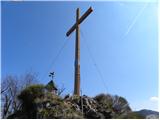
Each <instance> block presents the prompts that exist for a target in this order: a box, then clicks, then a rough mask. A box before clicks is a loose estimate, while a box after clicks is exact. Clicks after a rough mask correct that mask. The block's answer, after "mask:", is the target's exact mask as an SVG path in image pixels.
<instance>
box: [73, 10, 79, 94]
mask: <svg viewBox="0 0 160 120" xmlns="http://www.w3.org/2000/svg"><path fill="white" fill-rule="evenodd" d="M79 16H80V10H79V8H77V11H76V23H78V20H79ZM79 26H80V25H79V24H77V26H76V43H75V44H76V45H75V46H76V48H75V85H74V94H75V95H78V96H79V95H80V91H79V90H80V32H79Z"/></svg>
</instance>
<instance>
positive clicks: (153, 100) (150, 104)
mask: <svg viewBox="0 0 160 120" xmlns="http://www.w3.org/2000/svg"><path fill="white" fill-rule="evenodd" d="M130 105H131V108H132V109H133V110H136V111H138V110H142V109H149V110H155V111H159V109H158V97H157V96H152V97H150V98H149V99H148V100H138V101H134V102H133V103H131V104H130Z"/></svg>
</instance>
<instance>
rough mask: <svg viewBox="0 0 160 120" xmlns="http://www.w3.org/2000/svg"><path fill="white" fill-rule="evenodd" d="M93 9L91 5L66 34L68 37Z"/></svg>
mask: <svg viewBox="0 0 160 120" xmlns="http://www.w3.org/2000/svg"><path fill="white" fill-rule="evenodd" d="M92 11H93V9H92V7H90V8H89V9H88V10H87V11H86V12H85V13H84V14H83V15H82V17H81V18H80V19H78V22H76V23H75V24H74V25H73V26H72V27H71V28H70V29H69V30H68V32H67V33H66V36H67V37H68V36H69V35H70V34H71V33H72V32H73V31H74V30H75V29H76V26H77V25H78V24H81V23H82V22H83V20H84V19H85V18H86V17H87V16H88V15H89V14H90V13H91V12H92Z"/></svg>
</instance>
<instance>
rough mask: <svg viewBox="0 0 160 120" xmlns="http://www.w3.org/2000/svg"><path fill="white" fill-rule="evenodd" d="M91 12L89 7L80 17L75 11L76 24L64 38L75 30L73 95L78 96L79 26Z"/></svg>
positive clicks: (78, 11)
mask: <svg viewBox="0 0 160 120" xmlns="http://www.w3.org/2000/svg"><path fill="white" fill-rule="evenodd" d="M92 11H93V9H92V8H91V7H90V8H89V9H88V10H87V11H86V12H85V13H84V14H83V15H82V16H81V17H80V10H79V8H77V11H76V23H75V24H74V25H73V26H72V27H71V28H70V29H69V30H68V32H67V33H66V36H67V37H68V36H69V35H70V34H71V33H72V32H73V31H74V30H76V43H75V83H74V95H78V96H79V95H80V31H79V28H80V24H81V23H82V22H83V20H84V19H85V18H86V17H87V16H88V15H89V14H90V13H91V12H92Z"/></svg>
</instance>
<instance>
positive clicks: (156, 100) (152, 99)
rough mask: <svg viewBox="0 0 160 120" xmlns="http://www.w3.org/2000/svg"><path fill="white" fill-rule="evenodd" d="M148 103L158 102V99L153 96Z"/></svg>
mask: <svg viewBox="0 0 160 120" xmlns="http://www.w3.org/2000/svg"><path fill="white" fill-rule="evenodd" d="M150 101H153V102H158V97H156V96H153V97H151V98H150Z"/></svg>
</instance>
